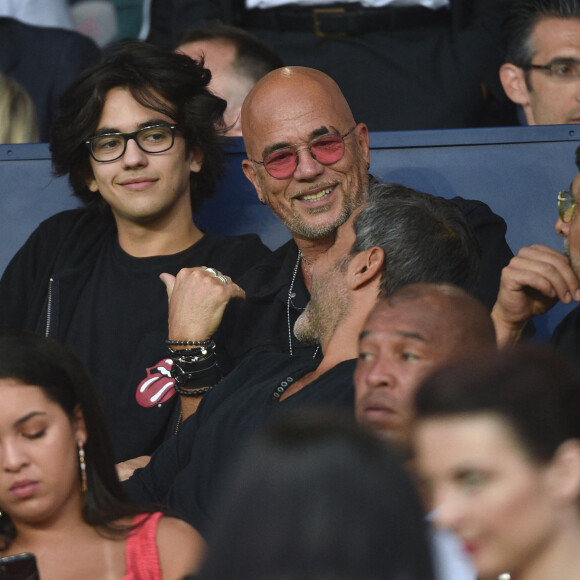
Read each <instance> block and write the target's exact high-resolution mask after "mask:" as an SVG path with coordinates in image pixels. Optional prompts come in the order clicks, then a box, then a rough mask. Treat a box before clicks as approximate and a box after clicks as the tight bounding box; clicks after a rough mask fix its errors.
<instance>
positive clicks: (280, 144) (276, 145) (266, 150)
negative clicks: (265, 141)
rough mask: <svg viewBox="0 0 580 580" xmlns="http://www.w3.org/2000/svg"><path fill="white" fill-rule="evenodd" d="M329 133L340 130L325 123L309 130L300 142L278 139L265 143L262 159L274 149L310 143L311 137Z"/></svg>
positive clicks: (314, 137)
mask: <svg viewBox="0 0 580 580" xmlns="http://www.w3.org/2000/svg"><path fill="white" fill-rule="evenodd" d="M329 133H340V132H339V131H338V129H337V128H336V127H334V126H332V125H331V126H330V128H329V127H327V126H326V125H323V126H322V127H318V128H317V129H314V131H311V132H310V133H309V135H308V139H307V140H306V141H301V142H300V143H290V142H289V141H280V142H278V143H273V144H272V145H267V146H266V147H264V149H263V150H262V159H266V157H267V156H268V155H270V153H273V152H274V151H279V150H280V149H291V148H292V147H294V146H295V145H299V144H301V143H310V141H312V140H313V139H316V138H317V137H322V135H328V134H329Z"/></svg>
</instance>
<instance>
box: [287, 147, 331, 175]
mask: <svg viewBox="0 0 580 580" xmlns="http://www.w3.org/2000/svg"><path fill="white" fill-rule="evenodd" d="M296 157H297V163H298V164H297V165H296V169H295V170H294V179H296V180H298V181H312V180H313V179H316V178H317V177H319V176H320V175H321V174H322V173H324V165H323V164H322V163H320V162H319V161H316V159H315V158H314V157H313V156H312V153H311V152H310V149H309V148H308V147H302V148H300V149H297V150H296Z"/></svg>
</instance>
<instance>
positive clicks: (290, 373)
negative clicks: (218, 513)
mask: <svg viewBox="0 0 580 580" xmlns="http://www.w3.org/2000/svg"><path fill="white" fill-rule="evenodd" d="M318 364H319V361H316V360H313V359H312V358H311V357H302V356H290V355H288V354H284V353H275V352H270V351H268V352H266V351H263V350H256V351H254V352H253V353H251V354H249V355H248V356H247V357H246V358H244V360H243V361H242V362H241V363H240V364H239V365H238V366H237V367H236V368H235V369H234V370H233V371H232V372H231V373H230V374H229V375H228V376H227V377H225V378H224V379H222V381H221V382H220V383H219V384H217V385H216V386H215V387H214V388H213V390H211V391H210V392H209V393H208V394H207V395H206V396H205V398H204V400H203V401H202V403H201V405H200V406H199V409H198V411H197V413H195V414H194V415H192V416H191V417H189V418H188V419H187V420H186V421H185V422H184V423H183V426H182V427H181V429H180V430H179V432H178V434H177V436H176V437H174V438H172V439H170V440H169V441H166V442H165V443H164V444H163V445H162V446H161V447H160V448H159V449H158V450H157V451H156V452H155V453H154V454H153V457H152V458H151V462H150V463H149V465H148V466H147V467H145V468H144V469H140V470H137V471H136V472H135V474H134V475H133V477H131V478H130V479H129V480H128V481H127V482H125V483H124V487H125V490H126V492H127V493H128V495H129V497H130V499H131V500H132V501H133V502H135V503H141V504H146V503H162V504H164V505H166V506H167V507H169V509H171V510H174V511H175V512H177V514H179V515H180V516H182V517H183V518H184V519H186V520H187V521H188V522H189V523H191V524H192V525H193V526H195V527H196V528H197V529H198V530H200V531H201V532H202V533H203V532H204V531H205V530H206V527H207V524H208V523H209V520H211V517H212V514H213V509H212V500H213V499H214V498H215V497H216V496H215V493H216V490H218V489H219V488H220V487H221V486H224V485H227V481H226V480H225V478H224V477H223V475H224V470H227V469H228V467H229V466H230V465H231V462H232V461H234V460H235V458H236V456H237V453H238V452H239V451H240V450H241V448H242V446H243V444H244V442H245V441H247V438H248V437H249V436H251V435H252V434H253V433H255V432H256V430H258V429H259V428H260V427H262V426H263V425H265V424H266V423H267V422H268V421H270V420H272V418H273V417H275V415H276V414H277V413H285V412H287V411H288V410H292V409H296V408H306V407H313V406H316V407H339V408H344V409H347V410H349V411H350V412H352V409H353V407H354V387H353V381H352V375H353V372H354V367H355V364H356V361H355V360H347V361H344V362H341V363H339V364H337V365H336V366H335V367H333V368H332V369H330V370H329V371H327V372H326V373H324V374H323V375H321V376H320V377H318V378H317V379H316V380H314V381H312V382H311V383H309V384H308V385H306V386H305V387H303V388H302V389H301V390H299V391H298V392H297V393H294V394H293V395H291V396H289V397H288V398H287V399H285V400H283V401H281V402H278V401H277V400H276V399H275V398H274V397H273V396H272V394H273V392H274V391H275V390H276V389H277V388H278V387H279V386H280V385H281V384H282V383H283V382H285V383H289V382H292V381H291V380H297V379H299V378H300V377H302V376H304V375H305V374H306V373H307V372H309V371H312V370H313V369H315V368H316V367H317V366H318ZM288 377H290V379H291V380H289V379H288ZM282 501H283V500H282Z"/></svg>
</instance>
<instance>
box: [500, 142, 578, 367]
mask: <svg viewBox="0 0 580 580" xmlns="http://www.w3.org/2000/svg"><path fill="white" fill-rule="evenodd" d="M576 165H577V167H578V170H579V173H578V174H577V175H576V177H575V178H574V180H573V181H572V184H571V186H570V191H561V192H560V193H558V198H557V203H558V212H559V216H558V219H557V220H556V224H555V228H556V232H557V233H558V235H560V236H562V237H563V238H564V253H560V252H558V251H556V250H554V249H552V248H548V247H547V246H543V245H540V244H535V245H533V246H529V247H525V248H522V249H521V250H520V251H519V252H518V254H517V256H515V257H514V258H512V260H511V261H510V263H509V265H508V266H507V267H506V268H504V270H503V272H502V276H501V284H500V291H499V294H498V297H497V302H496V303H495V305H494V307H493V310H492V313H491V316H492V319H493V322H494V325H495V330H496V336H497V340H498V343H499V345H500V346H509V345H513V344H515V343H517V342H518V341H519V339H520V337H521V334H522V330H523V328H524V327H525V325H526V323H527V322H528V321H529V320H530V319H532V318H533V317H534V316H539V315H541V314H544V313H545V312H547V311H548V310H549V309H550V308H552V307H553V306H554V305H555V304H556V303H557V302H558V301H561V302H564V303H565V304H570V303H571V302H580V281H579V278H580V218H579V217H578V215H579V212H578V204H580V147H578V149H576ZM554 201H556V200H554ZM551 342H552V344H553V345H554V346H555V348H556V349H557V350H559V351H561V352H562V353H564V354H566V355H569V356H570V358H571V359H572V361H573V362H574V363H575V364H576V365H578V364H579V361H580V309H579V308H575V309H574V310H573V311H572V312H570V314H568V315H567V316H566V317H565V318H564V320H563V321H562V322H561V323H560V324H559V325H558V326H557V327H556V329H555V330H554V333H553V334H552V337H551Z"/></svg>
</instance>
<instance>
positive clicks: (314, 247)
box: [293, 235, 334, 292]
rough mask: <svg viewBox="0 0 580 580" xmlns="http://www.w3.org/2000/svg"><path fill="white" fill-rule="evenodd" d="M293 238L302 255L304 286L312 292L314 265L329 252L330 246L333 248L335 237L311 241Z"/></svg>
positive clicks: (297, 237) (298, 237) (296, 236)
mask: <svg viewBox="0 0 580 580" xmlns="http://www.w3.org/2000/svg"><path fill="white" fill-rule="evenodd" d="M293 238H294V242H295V243H296V245H297V246H298V250H299V251H300V253H301V254H302V260H301V263H300V267H301V269H302V276H303V278H304V284H305V285H306V288H307V289H308V292H310V287H311V285H312V265H313V264H314V262H316V260H317V259H318V258H319V257H320V256H321V255H322V254H324V253H325V252H326V251H327V250H328V248H330V246H332V244H333V242H334V237H333V236H326V237H324V238H320V239H316V240H311V239H308V238H303V237H300V236H298V235H294V236H293Z"/></svg>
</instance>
